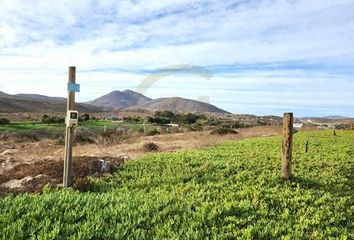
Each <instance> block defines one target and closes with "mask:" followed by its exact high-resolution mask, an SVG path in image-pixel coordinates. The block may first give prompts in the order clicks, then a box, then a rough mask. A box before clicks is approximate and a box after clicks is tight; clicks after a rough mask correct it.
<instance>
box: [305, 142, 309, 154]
mask: <svg viewBox="0 0 354 240" xmlns="http://www.w3.org/2000/svg"><path fill="white" fill-rule="evenodd" d="M308 150H309V141H306V143H305V153H307V152H308Z"/></svg>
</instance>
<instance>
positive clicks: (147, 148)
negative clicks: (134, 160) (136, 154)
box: [143, 142, 159, 152]
mask: <svg viewBox="0 0 354 240" xmlns="http://www.w3.org/2000/svg"><path fill="white" fill-rule="evenodd" d="M143 150H144V152H157V151H158V150H159V146H158V145H157V144H156V143H153V142H149V143H145V144H144V145H143Z"/></svg>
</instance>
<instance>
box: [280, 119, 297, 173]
mask: <svg viewBox="0 0 354 240" xmlns="http://www.w3.org/2000/svg"><path fill="white" fill-rule="evenodd" d="M293 123H294V118H293V113H284V115H283V146H282V160H281V177H282V178H284V179H287V180H289V179H290V178H291V177H292V173H291V164H292V159H291V158H292V141H293V136H292V129H293Z"/></svg>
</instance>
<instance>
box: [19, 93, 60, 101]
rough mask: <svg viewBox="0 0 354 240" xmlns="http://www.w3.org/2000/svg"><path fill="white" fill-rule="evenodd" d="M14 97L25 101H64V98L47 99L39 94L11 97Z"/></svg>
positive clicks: (23, 94) (21, 94)
mask: <svg viewBox="0 0 354 240" xmlns="http://www.w3.org/2000/svg"><path fill="white" fill-rule="evenodd" d="M13 96H14V97H19V98H25V99H33V100H59V101H66V98H61V97H48V96H45V95H40V94H26V93H20V94H16V95H13Z"/></svg>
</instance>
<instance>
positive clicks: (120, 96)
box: [88, 90, 151, 110]
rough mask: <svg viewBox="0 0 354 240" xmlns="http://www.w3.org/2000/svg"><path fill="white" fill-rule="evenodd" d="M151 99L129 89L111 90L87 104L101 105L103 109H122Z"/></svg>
mask: <svg viewBox="0 0 354 240" xmlns="http://www.w3.org/2000/svg"><path fill="white" fill-rule="evenodd" d="M149 101H151V99H150V98H148V97H145V96H144V95H142V94H140V93H137V92H134V91H131V90H125V91H122V92H121V91H113V92H110V93H108V94H106V95H104V96H102V97H99V98H97V99H95V100H93V101H91V102H88V104H90V105H92V106H97V107H102V108H104V109H107V110H110V109H123V108H127V107H130V106H135V105H142V104H145V103H147V102H149Z"/></svg>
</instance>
